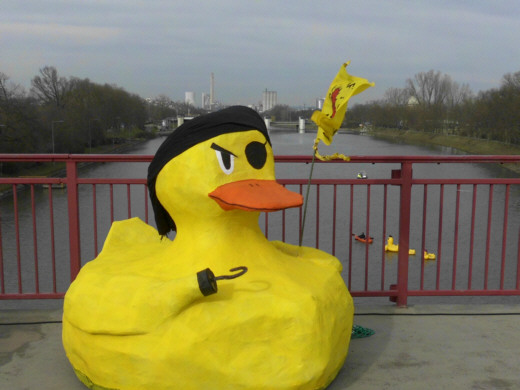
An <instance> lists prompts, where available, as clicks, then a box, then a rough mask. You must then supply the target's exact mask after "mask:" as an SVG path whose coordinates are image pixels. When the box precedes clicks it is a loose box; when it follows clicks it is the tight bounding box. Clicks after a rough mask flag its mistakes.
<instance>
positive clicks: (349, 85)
mask: <svg viewBox="0 0 520 390" xmlns="http://www.w3.org/2000/svg"><path fill="white" fill-rule="evenodd" d="M348 64H350V61H348V62H345V63H344V64H343V65H342V66H341V68H340V69H339V72H338V74H337V75H336V77H335V78H334V80H333V81H332V83H331V85H330V87H329V90H328V92H327V97H326V98H325V101H324V102H323V108H322V109H321V111H314V113H313V114H312V117H311V120H312V121H313V122H314V123H316V125H317V126H318V133H317V135H316V139H315V140H314V145H313V154H312V162H311V171H310V174H309V181H308V183H307V190H306V196H305V204H304V206H303V221H302V228H301V231H300V242H299V245H300V246H301V245H302V240H303V231H304V228H305V216H306V214H307V201H308V195H309V188H310V185H311V180H312V171H313V169H314V162H315V159H316V158H318V159H319V160H321V161H331V160H343V161H350V157H348V156H346V155H344V154H341V153H334V154H332V155H330V156H322V155H321V154H319V152H318V144H319V142H320V140H321V141H323V142H324V143H325V144H326V145H330V144H331V143H332V139H333V138H334V135H335V134H336V132H337V131H338V130H339V128H340V127H341V124H342V123H343V119H344V118H345V113H346V112H347V103H348V101H349V99H350V98H351V97H352V96H354V95H357V94H358V93H361V92H363V91H364V90H365V89H367V88H368V87H372V86H374V85H375V84H374V83H371V82H369V81H368V80H366V79H363V78H360V77H356V76H352V75H350V74H348V73H347V70H346V67H347V65H348Z"/></svg>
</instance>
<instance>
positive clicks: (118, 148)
mask: <svg viewBox="0 0 520 390" xmlns="http://www.w3.org/2000/svg"><path fill="white" fill-rule="evenodd" d="M146 141H148V139H144V138H132V139H127V140H125V142H123V143H120V144H112V145H110V144H108V145H101V146H97V147H95V148H92V152H91V153H87V154H125V153H128V152H130V151H131V150H133V149H135V148H136V147H138V146H139V145H141V144H143V143H144V142H146ZM22 164H23V163H22ZM89 164H91V163H82V164H80V165H79V167H80V168H82V167H85V166H87V165H89ZM2 176H3V177H7V176H10V175H8V174H7V175H6V174H5V172H3V173H2ZM16 176H17V177H64V176H65V166H64V164H63V163H56V164H54V163H42V164H38V165H33V164H31V166H28V167H27V168H25V169H21V170H20V171H19V172H17V173H16ZM19 187H20V188H19V190H23V186H19ZM11 192H12V185H11V184H0V198H2V197H4V196H6V195H9V194H11Z"/></svg>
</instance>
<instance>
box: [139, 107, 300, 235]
mask: <svg viewBox="0 0 520 390" xmlns="http://www.w3.org/2000/svg"><path fill="white" fill-rule="evenodd" d="M148 188H149V191H150V198H151V200H152V205H153V208H154V213H155V220H156V223H157V229H158V231H159V234H161V235H164V234H166V233H168V232H169V231H170V230H173V231H175V230H176V223H175V222H174V220H177V219H178V218H179V219H182V218H183V217H185V216H188V218H191V219H193V218H197V217H204V218H211V217H214V216H217V215H221V214H223V213H228V212H242V211H253V212H261V211H276V210H281V209H285V208H288V207H297V206H300V205H301V204H302V202H303V198H302V196H301V195H300V194H297V193H294V192H291V191H289V190H287V189H285V188H284V187H283V186H281V185H279V184H278V183H276V181H275V173H274V158H273V151H272V148H271V142H270V139H269V135H268V133H267V129H266V127H265V123H264V121H263V119H262V118H261V117H260V116H259V115H258V114H257V113H256V112H255V111H254V110H252V109H250V108H247V107H243V106H233V107H229V108H226V109H224V110H220V111H217V112H214V113H211V114H208V115H204V116H200V117H197V118H195V119H193V120H191V121H189V122H185V124H183V125H182V126H180V127H179V128H177V129H176V130H175V131H174V132H173V133H172V134H171V135H170V136H169V137H168V138H167V139H166V140H165V141H164V143H163V144H162V145H161V147H160V148H159V149H158V151H157V153H156V155H155V157H154V159H153V161H152V162H151V164H150V166H149V169H148ZM236 210H240V211H236Z"/></svg>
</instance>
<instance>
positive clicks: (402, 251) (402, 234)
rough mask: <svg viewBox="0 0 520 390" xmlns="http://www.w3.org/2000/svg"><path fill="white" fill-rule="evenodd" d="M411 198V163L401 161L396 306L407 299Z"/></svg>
mask: <svg viewBox="0 0 520 390" xmlns="http://www.w3.org/2000/svg"><path fill="white" fill-rule="evenodd" d="M411 200H412V164H411V163H410V162H403V163H401V195H400V204H399V253H398V264H397V299H396V304H397V306H401V307H402V306H406V304H407V300H408V261H409V254H408V250H409V248H410V204H411Z"/></svg>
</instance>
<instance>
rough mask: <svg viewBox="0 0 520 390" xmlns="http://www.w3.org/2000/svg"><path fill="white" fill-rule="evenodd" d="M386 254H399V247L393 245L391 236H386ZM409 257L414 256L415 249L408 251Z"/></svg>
mask: <svg viewBox="0 0 520 390" xmlns="http://www.w3.org/2000/svg"><path fill="white" fill-rule="evenodd" d="M385 251H386V252H399V245H397V244H394V238H393V237H392V236H388V240H387V242H386V245H385ZM408 254H409V255H415V249H408Z"/></svg>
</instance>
